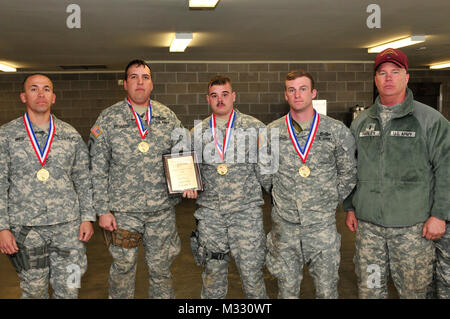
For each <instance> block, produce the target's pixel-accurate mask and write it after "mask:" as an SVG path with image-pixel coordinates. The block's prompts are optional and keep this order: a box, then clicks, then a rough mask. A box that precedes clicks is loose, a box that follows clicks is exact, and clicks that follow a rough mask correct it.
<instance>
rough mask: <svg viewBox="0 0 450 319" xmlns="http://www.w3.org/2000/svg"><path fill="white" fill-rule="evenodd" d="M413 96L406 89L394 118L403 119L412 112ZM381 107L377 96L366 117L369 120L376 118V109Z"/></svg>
mask: <svg viewBox="0 0 450 319" xmlns="http://www.w3.org/2000/svg"><path fill="white" fill-rule="evenodd" d="M413 101H414V96H413V93H412V91H411V90H410V89H409V88H406V96H405V100H404V101H403V102H402V103H400V107H399V109H398V112H397V113H396V114H395V115H394V118H398V117H403V116H406V115H408V114H410V113H411V112H412V110H413ZM380 105H381V101H380V96H379V95H378V96H377V98H376V100H375V103H374V105H373V106H372V107H371V108H370V109H369V110H368V116H369V117H371V118H377V117H378V107H379V106H380Z"/></svg>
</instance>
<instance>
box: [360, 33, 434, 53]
mask: <svg viewBox="0 0 450 319" xmlns="http://www.w3.org/2000/svg"><path fill="white" fill-rule="evenodd" d="M424 41H425V36H424V35H412V36H410V37H408V38H404V39H400V40H396V41H391V42H388V43H385V44H381V45H378V46H376V47H372V48H368V49H367V52H369V53H379V52H381V51H383V50H384V49H387V48H393V49H397V48H402V47H406V46H408V45H413V44H416V43H421V42H424Z"/></svg>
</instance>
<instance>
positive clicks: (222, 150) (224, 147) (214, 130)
mask: <svg viewBox="0 0 450 319" xmlns="http://www.w3.org/2000/svg"><path fill="white" fill-rule="evenodd" d="M235 118H236V112H234V110H231V113H230V117H229V118H228V123H227V129H226V131H225V137H224V138H223V144H222V145H219V142H218V141H217V126H216V116H215V115H214V113H213V114H212V115H211V120H210V123H209V127H210V128H211V133H212V135H213V137H214V143H215V144H216V148H217V151H218V152H219V155H220V158H221V159H222V161H223V159H224V157H225V152H226V151H227V149H228V146H229V144H230V137H231V133H232V131H233V125H234V119H235Z"/></svg>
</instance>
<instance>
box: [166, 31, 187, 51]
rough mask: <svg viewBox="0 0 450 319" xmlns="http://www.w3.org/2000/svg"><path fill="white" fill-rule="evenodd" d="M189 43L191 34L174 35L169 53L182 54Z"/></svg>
mask: <svg viewBox="0 0 450 319" xmlns="http://www.w3.org/2000/svg"><path fill="white" fill-rule="evenodd" d="M191 41H192V33H175V38H174V39H173V41H172V44H171V45H170V48H169V52H184V50H186V47H187V46H188V44H189V42H191Z"/></svg>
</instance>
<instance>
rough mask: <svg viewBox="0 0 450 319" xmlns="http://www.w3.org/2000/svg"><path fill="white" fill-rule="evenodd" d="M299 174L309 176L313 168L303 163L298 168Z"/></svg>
mask: <svg viewBox="0 0 450 319" xmlns="http://www.w3.org/2000/svg"><path fill="white" fill-rule="evenodd" d="M298 174H299V175H300V176H301V177H308V176H309V174H311V170H310V169H309V167H308V166H306V165H303V166H302V167H300V168H299V169H298Z"/></svg>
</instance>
